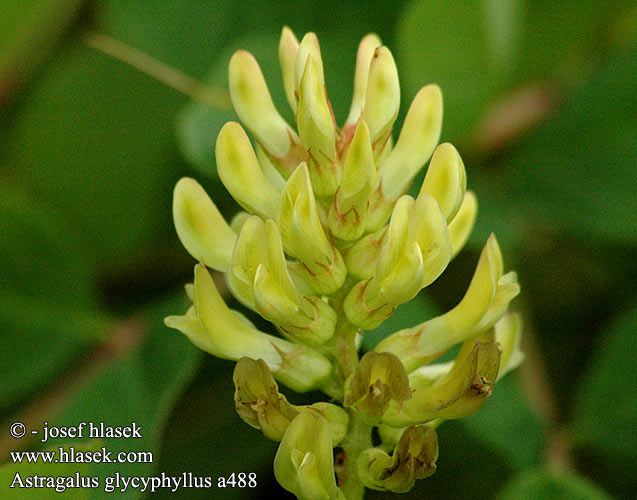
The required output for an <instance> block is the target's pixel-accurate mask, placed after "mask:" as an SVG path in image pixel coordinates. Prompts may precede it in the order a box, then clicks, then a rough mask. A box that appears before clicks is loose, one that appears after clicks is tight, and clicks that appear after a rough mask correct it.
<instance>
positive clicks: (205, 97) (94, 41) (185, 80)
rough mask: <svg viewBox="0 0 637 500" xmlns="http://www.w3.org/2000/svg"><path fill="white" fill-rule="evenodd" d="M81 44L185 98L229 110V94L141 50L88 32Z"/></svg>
mask: <svg viewBox="0 0 637 500" xmlns="http://www.w3.org/2000/svg"><path fill="white" fill-rule="evenodd" d="M85 42H86V44H87V45H88V46H89V47H92V48H94V49H95V50H99V51H100V52H103V53H104V54H108V55H109V56H111V57H114V58H115V59H117V60H119V61H122V62H124V63H126V64H128V65H129V66H132V67H133V68H135V69H137V70H139V71H141V72H142V73H145V74H146V75H148V76H151V77H152V78H155V79H156V80H159V81H160V82H162V83H164V84H166V85H168V86H169V87H171V88H173V89H175V90H177V91H178V92H181V93H182V94H185V95H187V96H188V97H190V98H191V99H192V100H193V101H197V102H201V103H203V104H208V105H210V106H214V107H215V108H220V109H232V102H231V101H230V94H229V93H228V91H227V90H225V89H219V88H216V87H213V86H211V85H207V84H205V83H203V82H201V81H199V80H197V79H195V78H193V77H191V76H189V75H186V74H185V73H183V72H181V71H179V70H178V69H176V68H173V67H172V66H169V65H168V64H166V63H163V62H161V61H159V60H157V59H155V58H153V57H151V56H149V55H148V54H146V53H144V52H142V51H141V50H138V49H136V48H135V47H131V46H130V45H126V44H125V43H123V42H121V41H119V40H117V39H115V38H113V37H111V36H108V35H104V34H102V33H92V32H91V33H88V34H87V35H86V38H85Z"/></svg>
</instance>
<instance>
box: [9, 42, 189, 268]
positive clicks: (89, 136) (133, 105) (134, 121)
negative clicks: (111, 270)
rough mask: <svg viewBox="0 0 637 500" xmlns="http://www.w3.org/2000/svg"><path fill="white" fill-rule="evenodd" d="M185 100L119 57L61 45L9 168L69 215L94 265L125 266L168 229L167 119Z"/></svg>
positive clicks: (19, 126) (12, 137) (24, 113)
mask: <svg viewBox="0 0 637 500" xmlns="http://www.w3.org/2000/svg"><path fill="white" fill-rule="evenodd" d="M182 100H183V99H182V98H181V97H178V96H176V95H174V93H173V92H172V91H171V90H169V89H166V88H165V87H163V86H162V85H161V84H159V83H157V82H154V81H152V80H151V79H149V78H148V77H146V76H144V75H142V74H140V73H138V72H136V71H135V70H133V69H130V68H128V67H125V66H123V65H122V63H120V62H118V61H114V60H112V59H110V58H108V57H107V56H105V55H102V54H99V53H97V52H95V51H94V50H92V49H89V48H82V47H77V46H73V47H71V46H67V48H66V49H65V50H64V51H62V52H61V53H60V54H59V56H58V57H57V58H55V59H54V60H52V61H51V63H50V66H49V68H48V71H47V74H46V75H45V76H44V78H43V79H42V80H40V81H39V82H38V83H37V84H36V85H35V88H34V92H33V93H32V94H31V95H30V96H29V99H28V101H27V102H26V103H25V105H24V106H23V108H22V109H21V113H20V114H19V116H18V117H17V120H16V123H15V125H14V127H13V129H12V130H11V132H10V134H9V136H8V145H7V153H6V154H7V160H6V162H7V164H8V170H9V171H11V175H12V176H13V177H14V178H15V179H16V181H18V182H21V183H22V184H23V185H24V186H25V187H26V189H27V190H29V191H30V192H35V193H38V195H39V197H40V198H41V199H42V200H43V202H44V203H46V204H48V205H51V206H55V207H56V208H57V209H58V211H59V212H60V213H61V214H62V215H63V216H65V217H66V218H68V220H69V221H70V223H71V224H72V225H73V226H74V227H75V229H76V231H77V232H78V233H79V238H81V239H82V240H83V241H84V242H85V243H86V244H87V245H88V247H89V249H90V254H91V256H92V257H93V260H94V264H95V265H96V264H99V265H100V266H102V268H104V267H109V266H115V265H119V264H121V263H122V261H123V262H127V263H130V262H131V261H134V260H135V259H139V257H140V255H141V254H148V253H152V251H153V246H155V247H156V246H157V245H156V243H157V241H158V238H159V236H160V235H166V234H168V233H169V232H170V231H171V229H172V227H171V222H170V201H169V200H170V196H171V195H170V193H171V189H172V184H173V182H174V179H175V178H176V177H177V172H173V169H174V166H173V165H172V163H173V162H172V158H171V145H170V143H171V134H172V130H171V116H172V113H174V110H175V109H176V107H177V103H179V102H181V101H182ZM158 207H163V208H159V209H158Z"/></svg>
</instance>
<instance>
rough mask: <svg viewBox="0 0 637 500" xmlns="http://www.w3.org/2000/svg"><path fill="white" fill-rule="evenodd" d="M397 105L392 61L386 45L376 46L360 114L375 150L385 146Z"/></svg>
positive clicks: (395, 70)
mask: <svg viewBox="0 0 637 500" xmlns="http://www.w3.org/2000/svg"><path fill="white" fill-rule="evenodd" d="M399 107H400V85H399V82H398V70H397V69H396V63H395V62H394V58H393V56H392V55H391V52H390V51H389V49H388V48H387V47H384V46H381V47H376V49H375V50H374V55H373V56H372V61H371V64H370V66H369V76H368V79H367V91H366V93H365V107H364V108H363V112H362V114H361V118H362V119H363V120H365V121H366V122H367V125H368V126H369V135H370V136H371V140H372V144H373V146H374V153H375V154H379V153H380V152H381V151H382V150H383V148H384V147H385V143H386V141H387V139H388V138H389V136H390V135H391V130H392V126H393V124H394V121H395V120H396V116H398V108H399Z"/></svg>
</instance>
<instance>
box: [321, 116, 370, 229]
mask: <svg viewBox="0 0 637 500" xmlns="http://www.w3.org/2000/svg"><path fill="white" fill-rule="evenodd" d="M375 185H376V166H375V164H374V155H373V152H372V144H371V139H370V137H369V129H368V127H367V124H366V123H365V121H364V120H360V121H359V122H358V126H357V127H356V132H355V133H354V138H353V139H352V142H351V144H350V146H349V149H348V150H347V156H346V158H345V164H344V166H343V178H342V179H341V184H340V185H339V187H338V190H337V191H336V194H335V195H334V199H333V201H332V205H331V206H330V211H329V214H328V218H327V224H328V227H329V228H330V231H331V232H332V234H333V235H334V236H336V237H337V238H341V239H343V240H349V241H351V240H356V239H358V238H360V236H361V235H362V234H363V232H364V231H365V224H366V222H365V221H366V220H367V207H368V205H369V197H370V196H371V194H372V190H373V189H374V186H375Z"/></svg>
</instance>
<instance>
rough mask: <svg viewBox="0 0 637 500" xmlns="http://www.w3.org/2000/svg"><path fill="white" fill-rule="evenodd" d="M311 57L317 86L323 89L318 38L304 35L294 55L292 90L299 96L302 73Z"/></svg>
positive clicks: (323, 77)
mask: <svg viewBox="0 0 637 500" xmlns="http://www.w3.org/2000/svg"><path fill="white" fill-rule="evenodd" d="M308 57H311V58H312V59H313V60H314V64H315V65H316V75H317V78H318V82H319V85H320V86H321V87H325V76H324V74H323V58H322V57H321V46H320V45H319V41H318V38H317V37H316V34H314V33H311V32H310V33H306V35H305V36H304V37H303V39H302V40H301V43H300V44H299V49H298V51H297V53H296V61H295V62H294V86H295V87H294V88H295V90H296V92H297V94H298V95H299V96H300V94H301V80H302V79H303V73H304V72H305V67H306V65H307V59H308Z"/></svg>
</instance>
